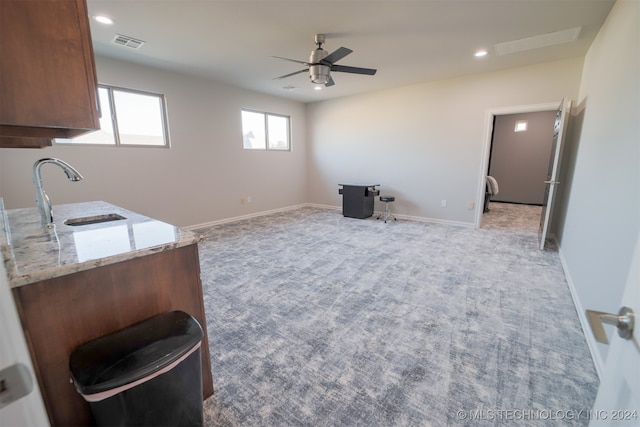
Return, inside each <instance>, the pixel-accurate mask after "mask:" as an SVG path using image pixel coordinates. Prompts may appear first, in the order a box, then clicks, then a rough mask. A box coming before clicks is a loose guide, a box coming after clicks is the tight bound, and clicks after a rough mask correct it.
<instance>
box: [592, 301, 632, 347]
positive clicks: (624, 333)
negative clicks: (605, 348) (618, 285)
mask: <svg viewBox="0 0 640 427" xmlns="http://www.w3.org/2000/svg"><path fill="white" fill-rule="evenodd" d="M587 317H588V318H589V324H590V325H591V331H592V332H593V335H594V336H595V338H596V341H598V342H601V343H604V344H609V340H608V339H607V334H606V333H605V332H604V328H603V327H602V324H603V323H606V324H607V325H613V326H615V327H616V328H618V335H619V336H620V337H621V338H624V339H625V340H630V339H631V337H632V336H633V329H634V326H635V314H634V313H633V310H632V309H631V308H629V307H622V308H621V309H620V311H619V312H618V315H617V316H616V315H615V314H610V313H604V312H602V311H594V310H587Z"/></svg>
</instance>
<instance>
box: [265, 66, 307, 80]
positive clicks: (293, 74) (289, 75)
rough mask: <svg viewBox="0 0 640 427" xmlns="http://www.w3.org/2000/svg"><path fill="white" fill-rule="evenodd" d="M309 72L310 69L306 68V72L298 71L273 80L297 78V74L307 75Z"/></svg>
mask: <svg viewBox="0 0 640 427" xmlns="http://www.w3.org/2000/svg"><path fill="white" fill-rule="evenodd" d="M307 71H309V69H308V68H305V69H304V70H300V71H296V72H294V73H289V74H285V75H284V76H280V77H274V79H273V80H280V79H285V78H287V77H291V76H295V75H296V74H300V73H306V72H307Z"/></svg>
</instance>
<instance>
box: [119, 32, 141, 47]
mask: <svg viewBox="0 0 640 427" xmlns="http://www.w3.org/2000/svg"><path fill="white" fill-rule="evenodd" d="M111 43H113V44H117V45H120V46H125V47H130V48H131V49H140V48H141V47H142V45H143V44H144V42H143V41H142V40H138V39H134V38H133V37H129V36H123V35H122V34H116V36H115V37H114V38H113V40H111Z"/></svg>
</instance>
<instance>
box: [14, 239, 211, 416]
mask: <svg viewBox="0 0 640 427" xmlns="http://www.w3.org/2000/svg"><path fill="white" fill-rule="evenodd" d="M13 296H14V299H15V301H16V306H17V308H18V313H19V314H20V319H21V321H22V326H23V329H24V332H25V337H26V339H27V343H28V345H29V350H30V352H31V357H32V360H33V364H34V367H35V370H36V376H37V377H38V383H39V385H40V390H41V392H42V396H43V399H44V402H45V405H46V407H47V412H48V414H49V419H50V421H51V425H52V426H81V425H89V424H90V423H91V413H90V410H89V405H88V404H87V402H85V401H84V399H83V398H82V397H81V396H80V395H79V394H78V393H77V392H76V390H75V388H74V385H73V384H71V382H70V378H71V376H70V371H69V356H70V355H71V353H72V352H73V350H75V349H76V348H77V347H78V346H79V345H81V344H84V343H86V342H88V341H91V340H93V339H95V338H98V337H101V336H104V335H106V334H109V333H111V332H114V331H117V330H120V329H123V328H126V327H128V326H131V325H132V324H134V323H138V322H140V321H142V320H145V319H148V318H150V317H153V316H155V315H157V314H161V313H166V312H169V311H173V310H181V311H184V312H186V313H189V314H191V315H192V316H193V317H194V318H196V319H197V320H198V322H199V323H200V324H201V325H202V328H203V330H204V332H205V335H204V338H203V342H202V380H203V381H202V385H203V395H204V397H205V398H206V397H208V396H211V395H212V394H213V380H212V375H211V362H210V356H209V343H208V338H207V329H206V319H205V313H204V305H203V296H202V283H201V281H200V263H199V258H198V246H197V245H196V244H193V245H189V246H184V247H181V248H178V249H172V250H167V251H164V252H159V253H156V254H152V255H147V256H142V257H138V258H134V259H131V260H129V261H123V262H119V263H116V264H111V265H105V266H101V267H97V268H94V269H91V270H86V271H81V272H77V273H73V274H69V275H66V276H60V277H56V278H53V279H48V280H43V281H40V282H37V283H32V284H29V285H23V286H20V287H17V288H13Z"/></svg>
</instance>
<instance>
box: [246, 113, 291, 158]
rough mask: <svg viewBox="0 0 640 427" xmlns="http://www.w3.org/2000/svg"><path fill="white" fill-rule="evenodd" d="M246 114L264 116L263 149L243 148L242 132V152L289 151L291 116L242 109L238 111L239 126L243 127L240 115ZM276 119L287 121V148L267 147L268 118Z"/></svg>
mask: <svg viewBox="0 0 640 427" xmlns="http://www.w3.org/2000/svg"><path fill="white" fill-rule="evenodd" d="M245 111H246V112H247V113H255V114H262V115H263V116H264V138H265V148H247V147H245V146H244V132H243V141H242V149H243V150H248V151H291V145H292V144H291V116H289V115H286V114H279V113H269V112H267V111H261V110H255V109H251V108H242V109H241V111H240V121H241V126H242V125H243V123H242V113H243V112H245ZM270 116H271V117H278V118H284V119H286V121H287V146H286V147H285V148H271V147H270V146H269V117H270Z"/></svg>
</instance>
